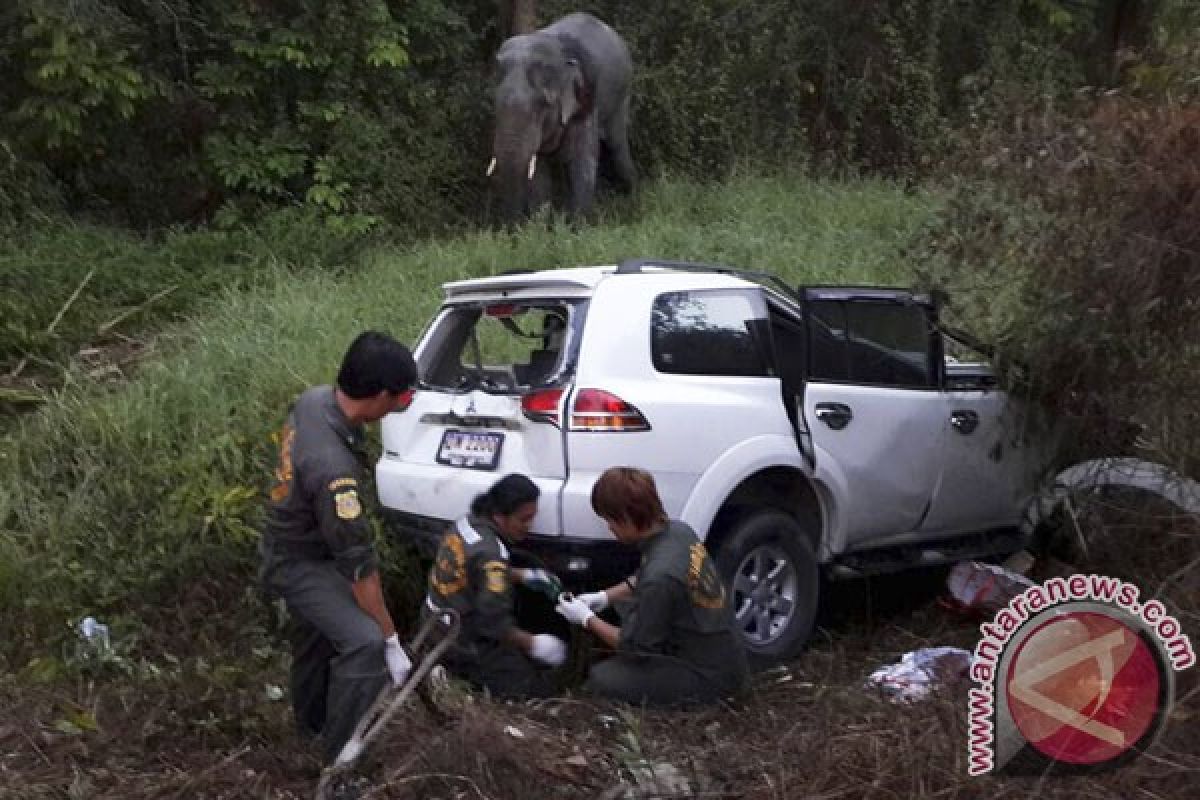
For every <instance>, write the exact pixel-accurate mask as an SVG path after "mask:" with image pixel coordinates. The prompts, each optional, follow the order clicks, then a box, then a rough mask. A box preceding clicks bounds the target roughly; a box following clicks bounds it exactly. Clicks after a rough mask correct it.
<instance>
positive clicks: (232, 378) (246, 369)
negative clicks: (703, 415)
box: [0, 176, 935, 657]
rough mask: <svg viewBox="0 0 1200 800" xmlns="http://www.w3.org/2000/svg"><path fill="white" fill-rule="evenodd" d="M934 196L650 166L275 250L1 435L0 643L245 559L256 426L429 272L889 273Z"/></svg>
mask: <svg viewBox="0 0 1200 800" xmlns="http://www.w3.org/2000/svg"><path fill="white" fill-rule="evenodd" d="M934 208H935V201H934V200H933V199H932V198H931V197H929V196H926V195H921V194H906V193H904V192H902V191H901V190H899V189H897V188H896V187H894V186H892V185H889V184H887V183H882V182H859V183H852V184H836V183H828V182H812V181H806V180H801V179H791V178H785V177H752V176H746V177H741V178H738V179H736V180H734V181H733V182H731V183H729V184H727V185H723V186H716V187H700V186H697V185H694V184H692V183H689V182H686V181H678V180H676V181H666V182H664V183H662V184H660V185H658V186H656V187H653V188H651V189H649V190H648V191H647V192H646V193H645V194H643V195H642V196H641V197H640V198H639V199H638V200H637V201H636V202H634V203H631V204H630V205H629V206H628V207H625V208H619V209H617V211H615V212H614V214H613V218H611V219H608V220H603V221H601V222H600V223H599V224H596V225H592V226H587V227H582V228H573V227H570V226H567V225H564V224H560V223H556V222H554V221H547V220H539V221H535V222H534V223H532V224H530V225H529V226H527V227H525V228H524V229H522V230H520V231H518V232H516V233H512V234H508V233H503V232H494V231H492V232H478V233H474V234H471V235H467V236H463V237H461V238H459V239H455V240H451V241H435V242H429V243H425V244H422V245H419V246H415V247H412V248H396V247H380V248H377V249H374V250H371V251H369V252H367V253H366V254H365V255H363V256H362V257H361V259H360V261H358V262H357V263H353V264H351V265H350V266H351V267H352V268H351V269H347V270H345V271H341V272H338V273H333V272H318V273H311V272H306V273H302V274H296V273H295V272H292V271H288V270H285V269H282V268H277V269H275V271H274V272H273V273H271V274H270V276H269V277H270V279H269V280H266V281H265V282H264V283H265V285H263V286H260V287H258V288H251V289H248V290H242V291H226V292H224V293H222V294H221V295H220V296H219V297H217V298H216V299H211V298H210V299H209V300H207V301H200V305H199V307H198V308H197V309H196V311H195V312H194V315H193V316H192V317H191V318H190V319H188V320H187V321H186V322H184V323H183V324H179V325H176V326H174V327H173V328H171V329H169V330H167V331H165V332H163V333H162V334H161V335H160V336H159V337H158V338H157V352H156V354H155V355H154V356H153V357H152V358H151V359H150V360H149V361H148V362H147V363H145V365H144V366H143V367H142V368H141V369H140V370H139V372H138V373H137V375H136V376H135V378H134V379H133V380H131V381H130V382H128V383H127V384H124V385H122V386H120V387H119V388H117V389H112V388H105V387H103V386H100V385H98V384H96V383H95V382H94V381H92V380H90V379H89V378H87V377H86V376H85V375H83V374H80V373H78V372H77V373H74V374H72V376H71V377H72V379H71V380H70V381H68V383H67V384H66V385H65V386H64V388H62V389H61V390H60V391H58V392H57V393H56V394H55V395H54V396H53V398H52V399H51V400H50V401H49V402H47V403H46V404H45V407H44V408H42V409H41V410H40V411H39V412H38V413H36V414H33V415H30V416H28V417H26V418H25V419H23V420H22V421H21V422H20V424H19V425H18V427H17V428H16V429H15V430H13V431H12V432H11V433H9V434H8V435H6V436H5V438H4V440H3V441H4V446H3V452H2V454H0V475H2V476H3V477H2V479H0V486H2V487H3V488H2V489H0V526H2V531H3V535H2V538H0V564H3V565H4V566H3V567H2V568H0V604H2V605H3V613H0V641H2V642H4V646H3V647H0V653H3V652H5V651H7V654H8V655H9V656H10V657H18V656H20V657H23V656H26V655H28V654H29V653H30V652H33V651H34V650H36V649H39V648H41V647H42V646H43V639H44V637H45V636H46V635H47V633H48V632H54V631H62V630H64V627H63V626H64V622H65V621H66V620H69V619H71V618H73V617H76V616H79V615H81V614H83V613H102V614H105V615H108V617H109V618H110V619H111V618H116V619H118V620H120V619H122V617H123V616H125V617H135V616H139V615H141V616H144V615H146V614H147V613H149V611H150V610H152V609H154V608H155V607H156V606H157V605H158V604H161V603H169V602H170V601H171V598H172V597H175V596H177V594H178V592H179V589H180V587H181V586H186V585H187V584H189V583H192V582H195V581H203V580H208V579H211V578H212V576H215V575H223V574H228V575H233V576H237V577H238V578H239V579H248V578H249V575H250V574H251V571H252V566H253V563H254V556H253V542H254V540H255V537H256V526H257V523H258V519H259V513H260V509H261V492H260V490H261V489H262V488H263V486H264V484H265V481H266V478H267V475H268V459H269V458H270V457H271V451H272V447H271V440H270V437H271V435H272V432H273V431H274V430H275V429H276V428H277V427H278V425H279V423H280V421H281V418H282V416H283V414H284V413H285V409H286V407H287V404H288V403H289V402H290V400H291V399H292V398H294V397H295V395H296V394H297V393H299V392H300V391H301V390H302V389H304V388H305V387H306V386H308V385H311V384H313V383H318V382H328V381H330V380H331V379H332V377H333V373H334V371H335V369H336V366H337V362H338V360H339V358H340V356H341V354H342V352H343V350H344V348H345V347H346V345H347V343H348V342H349V341H350V340H351V338H352V337H353V336H354V335H355V334H356V333H357V332H358V331H359V330H361V329H364V328H380V329H385V330H388V331H390V332H392V333H393V334H394V335H396V336H398V337H399V338H400V339H402V340H405V341H408V342H412V341H414V340H415V339H416V337H417V336H418V335H419V333H420V331H421V329H422V327H423V325H424V324H425V322H426V321H427V320H428V319H429V317H430V315H431V314H432V312H433V311H434V310H435V309H436V307H437V305H438V303H439V300H440V290H439V286H440V284H441V283H443V282H445V281H449V280H454V279H459V278H463V277H468V276H475V275H485V274H492V273H496V272H499V271H503V270H507V269H514V268H530V267H555V266H567V265H579V264H589V263H612V262H614V261H617V260H620V259H623V258H628V257H636V256H656V257H664V258H681V259H700V260H706V261H718V262H727V263H731V264H737V265H745V266H753V267H758V268H769V269H774V270H776V271H777V272H778V273H779V274H781V275H783V276H785V277H786V278H788V279H789V280H791V281H794V282H798V281H802V280H807V281H821V282H829V281H850V282H862V281H882V282H888V283H896V282H899V283H903V282H905V281H906V280H908V277H909V276H910V275H911V270H910V267H909V265H907V264H905V263H903V262H902V261H901V259H900V258H899V256H898V253H899V251H900V247H901V244H902V243H903V242H904V241H905V240H906V239H907V238H908V237H910V236H911V235H912V234H913V232H914V231H915V230H916V229H917V228H918V227H920V226H921V225H922V224H923V223H924V222H926V221H927V219H928V217H929V216H930V214H931V213H932V212H933V210H934ZM622 218H624V219H622ZM126 621H127V622H130V623H132V620H131V619H127V620H126Z"/></svg>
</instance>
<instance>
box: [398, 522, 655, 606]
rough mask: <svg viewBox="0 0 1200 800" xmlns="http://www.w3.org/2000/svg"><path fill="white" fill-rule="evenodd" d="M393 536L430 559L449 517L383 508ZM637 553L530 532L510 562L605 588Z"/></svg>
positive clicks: (629, 567) (631, 567) (629, 569)
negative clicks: (530, 534)
mask: <svg viewBox="0 0 1200 800" xmlns="http://www.w3.org/2000/svg"><path fill="white" fill-rule="evenodd" d="M383 513H384V518H385V519H386V520H387V523H388V529H389V531H390V532H391V534H392V535H394V536H396V537H397V538H399V539H401V540H402V541H405V542H408V543H411V544H413V545H415V546H416V548H417V550H418V552H420V554H421V555H422V556H423V557H425V558H429V559H432V558H433V556H434V554H435V553H436V551H437V546H438V543H439V542H440V541H441V537H442V535H443V534H445V532H446V531H447V530H448V529H449V527H450V525H451V522H450V520H444V519H436V518H434V517H423V516H420V515H418V514H409V513H406V512H403V511H395V510H390V509H387V510H384V512H383ZM639 559H640V556H639V554H638V551H637V549H636V548H633V547H627V546H626V545H623V544H621V543H620V542H618V541H617V540H616V539H613V538H607V539H590V538H579V537H571V536H539V535H532V536H530V537H529V538H528V539H526V540H525V541H523V542H522V543H521V544H520V546H519V547H515V548H513V561H514V562H516V563H517V564H520V563H521V562H522V561H526V562H529V561H532V562H535V563H536V564H537V565H538V566H542V567H544V568H545V569H548V570H550V571H552V572H554V573H555V574H556V575H558V577H559V578H560V579H561V580H562V582H563V585H564V586H565V587H566V588H568V589H571V590H573V591H584V590H594V589H604V588H607V587H609V586H611V585H613V584H614V583H617V582H618V581H620V580H622V579H623V578H627V577H628V576H630V575H632V574H633V573H634V572H635V571H636V570H637V567H638V561H639Z"/></svg>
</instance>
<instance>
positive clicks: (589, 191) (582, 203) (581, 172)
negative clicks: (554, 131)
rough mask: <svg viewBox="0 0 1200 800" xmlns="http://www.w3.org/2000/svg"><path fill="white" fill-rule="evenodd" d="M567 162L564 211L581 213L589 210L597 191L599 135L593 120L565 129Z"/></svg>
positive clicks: (575, 214)
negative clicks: (565, 207) (565, 209)
mask: <svg viewBox="0 0 1200 800" xmlns="http://www.w3.org/2000/svg"><path fill="white" fill-rule="evenodd" d="M563 147H564V148H565V153H564V154H565V161H566V166H567V212H568V213H569V214H571V215H572V216H583V215H585V214H587V213H588V212H589V211H591V208H592V198H593V197H594V196H595V194H596V168H597V165H598V163H599V156H600V135H599V131H598V130H597V128H596V120H595V118H594V117H591V116H589V117H588V118H587V119H586V120H585V121H583V122H581V123H578V124H575V125H573V126H572V127H571V128H570V129H568V131H567V134H566V139H565V140H564V142H563Z"/></svg>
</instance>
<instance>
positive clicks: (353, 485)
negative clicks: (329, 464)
mask: <svg viewBox="0 0 1200 800" xmlns="http://www.w3.org/2000/svg"><path fill="white" fill-rule="evenodd" d="M339 489H355V490H357V489H358V481H356V480H355V479H354V478H337V479H335V480H332V481H330V482H329V491H331V492H336V491H338V490H339Z"/></svg>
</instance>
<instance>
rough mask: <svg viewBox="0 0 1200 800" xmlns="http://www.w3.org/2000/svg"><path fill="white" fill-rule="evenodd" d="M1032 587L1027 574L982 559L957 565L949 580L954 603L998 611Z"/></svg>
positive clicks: (1032, 584) (974, 608) (963, 606)
mask: <svg viewBox="0 0 1200 800" xmlns="http://www.w3.org/2000/svg"><path fill="white" fill-rule="evenodd" d="M1033 586H1034V583H1033V581H1031V580H1029V578H1026V577H1025V576H1024V575H1020V574H1018V573H1016V572H1013V571H1012V570H1009V569H1005V568H1004V567H998V566H996V565H994V564H984V563H982V562H979V561H963V562H961V563H959V564H956V565H955V566H954V569H952V570H950V577H948V578H947V579H946V587H947V588H948V589H949V590H950V597H951V598H952V600H953V602H955V603H957V604H958V606H959V607H961V608H966V609H972V610H976V611H999V610H1000V609H1002V608H1004V606H1006V605H1008V602H1009V601H1010V600H1012V599H1013V598H1014V597H1016V596H1017V595H1019V594H1021V592H1024V591H1025V590H1026V589H1031V588H1033Z"/></svg>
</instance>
